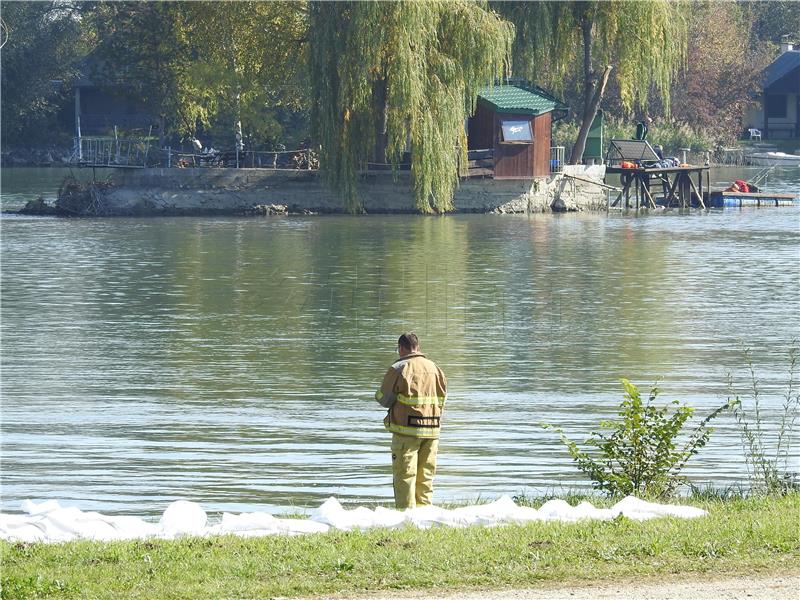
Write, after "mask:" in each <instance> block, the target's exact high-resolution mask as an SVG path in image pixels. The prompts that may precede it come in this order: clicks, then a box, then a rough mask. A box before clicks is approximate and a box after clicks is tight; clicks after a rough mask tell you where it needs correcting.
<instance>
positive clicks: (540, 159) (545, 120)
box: [533, 112, 553, 177]
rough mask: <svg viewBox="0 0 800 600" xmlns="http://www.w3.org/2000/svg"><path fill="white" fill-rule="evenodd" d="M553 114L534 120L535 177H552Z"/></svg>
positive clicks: (546, 114) (545, 114)
mask: <svg viewBox="0 0 800 600" xmlns="http://www.w3.org/2000/svg"><path fill="white" fill-rule="evenodd" d="M552 125H553V113H549V112H547V113H544V114H543V115H539V116H537V117H534V119H533V176H534V177H547V176H548V175H550V145H551V140H552V135H553V130H552Z"/></svg>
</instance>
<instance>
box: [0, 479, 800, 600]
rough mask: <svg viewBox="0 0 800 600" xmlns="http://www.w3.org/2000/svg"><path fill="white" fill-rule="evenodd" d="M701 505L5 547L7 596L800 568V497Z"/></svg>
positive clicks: (286, 589) (280, 592) (348, 588)
mask: <svg viewBox="0 0 800 600" xmlns="http://www.w3.org/2000/svg"><path fill="white" fill-rule="evenodd" d="M692 503H693V504H695V505H697V506H702V507H703V508H706V509H707V510H708V511H709V512H710V515H709V516H708V517H704V518H700V519H695V520H690V521H684V520H679V519H657V520H653V521H648V522H644V523H637V522H632V521H630V520H628V519H618V520H615V521H609V522H600V521H586V522H582V523H577V524H562V523H531V524H528V525H524V526H504V527H495V528H484V527H470V528H466V529H449V528H436V529H431V530H427V531H420V530H416V529H402V530H373V531H369V532H366V533H360V532H349V533H342V532H332V533H328V534H323V535H308V536H300V537H292V538H289V537H268V538H259V539H240V538H235V537H217V538H202V539H198V538H192V539H183V540H179V541H135V542H114V543H99V542H73V543H68V544H57V545H45V544H8V543H4V542H3V543H0V550H2V583H3V591H2V597H3V598H44V597H53V598H120V597H126V598H223V597H230V598H270V597H275V596H299V595H314V594H326V593H334V592H339V593H341V592H364V591H369V590H386V589H398V588H400V589H402V588H415V589H423V588H438V589H445V588H448V589H458V588H470V587H472V588H475V587H484V588H492V589H497V588H502V587H514V586H517V587H520V586H532V585H536V584H537V583H539V582H562V581H570V582H577V581H585V580H602V579H612V578H628V577H640V576H647V577H652V576H660V575H666V574H672V573H711V574H719V575H725V576H729V575H734V574H743V573H748V572H780V573H797V572H800V535H798V523H800V494H799V493H794V494H790V495H788V496H785V497H767V498H751V499H733V500H725V501H719V500H710V501H693V502H692Z"/></svg>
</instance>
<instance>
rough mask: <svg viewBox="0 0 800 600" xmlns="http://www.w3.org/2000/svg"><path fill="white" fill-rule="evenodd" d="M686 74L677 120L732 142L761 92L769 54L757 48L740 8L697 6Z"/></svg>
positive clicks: (676, 100) (678, 90)
mask: <svg viewBox="0 0 800 600" xmlns="http://www.w3.org/2000/svg"><path fill="white" fill-rule="evenodd" d="M692 15H693V16H692V19H691V25H690V35H689V39H690V41H689V56H691V57H692V59H691V60H690V61H688V64H687V68H686V71H685V72H683V73H681V74H680V76H679V78H678V81H677V85H676V86H675V93H674V95H673V106H674V108H673V111H672V114H673V116H674V117H675V118H676V119H677V120H679V121H681V122H683V123H687V124H688V125H690V126H691V127H693V128H694V129H695V130H698V131H705V132H708V133H711V134H713V135H714V136H715V137H716V138H717V139H718V140H720V141H725V142H732V141H733V140H735V139H737V138H738V137H739V135H740V134H741V132H742V121H743V118H744V113H745V110H746V109H747V108H748V106H749V105H750V104H752V102H753V100H752V98H754V97H755V95H756V93H757V92H758V91H759V88H760V83H761V78H762V69H763V68H764V67H765V66H766V65H767V64H768V63H769V60H770V58H771V56H770V54H769V53H767V52H765V51H763V49H760V48H758V47H757V48H752V47H751V46H750V41H749V39H748V36H747V35H743V32H746V31H747V30H748V26H747V22H748V21H747V19H746V15H745V14H743V7H742V5H741V4H735V3H727V2H714V1H709V0H702V1H699V2H693V7H692Z"/></svg>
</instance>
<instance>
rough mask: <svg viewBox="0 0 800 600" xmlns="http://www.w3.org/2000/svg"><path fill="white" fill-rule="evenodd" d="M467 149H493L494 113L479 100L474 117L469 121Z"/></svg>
mask: <svg viewBox="0 0 800 600" xmlns="http://www.w3.org/2000/svg"><path fill="white" fill-rule="evenodd" d="M467 148H469V149H470V150H486V149H488V148H494V112H493V111H492V109H491V108H490V107H489V106H487V105H486V104H484V103H483V102H481V101H480V100H479V101H478V106H477V108H476V109H475V115H474V116H472V117H470V119H469V131H468V136H467Z"/></svg>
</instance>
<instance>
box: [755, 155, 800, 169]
mask: <svg viewBox="0 0 800 600" xmlns="http://www.w3.org/2000/svg"><path fill="white" fill-rule="evenodd" d="M748 159H749V161H750V164H751V165H759V166H763V167H771V166H773V165H779V166H781V167H800V154H786V153H785V152H756V153H754V154H750V155H749V156H748Z"/></svg>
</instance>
